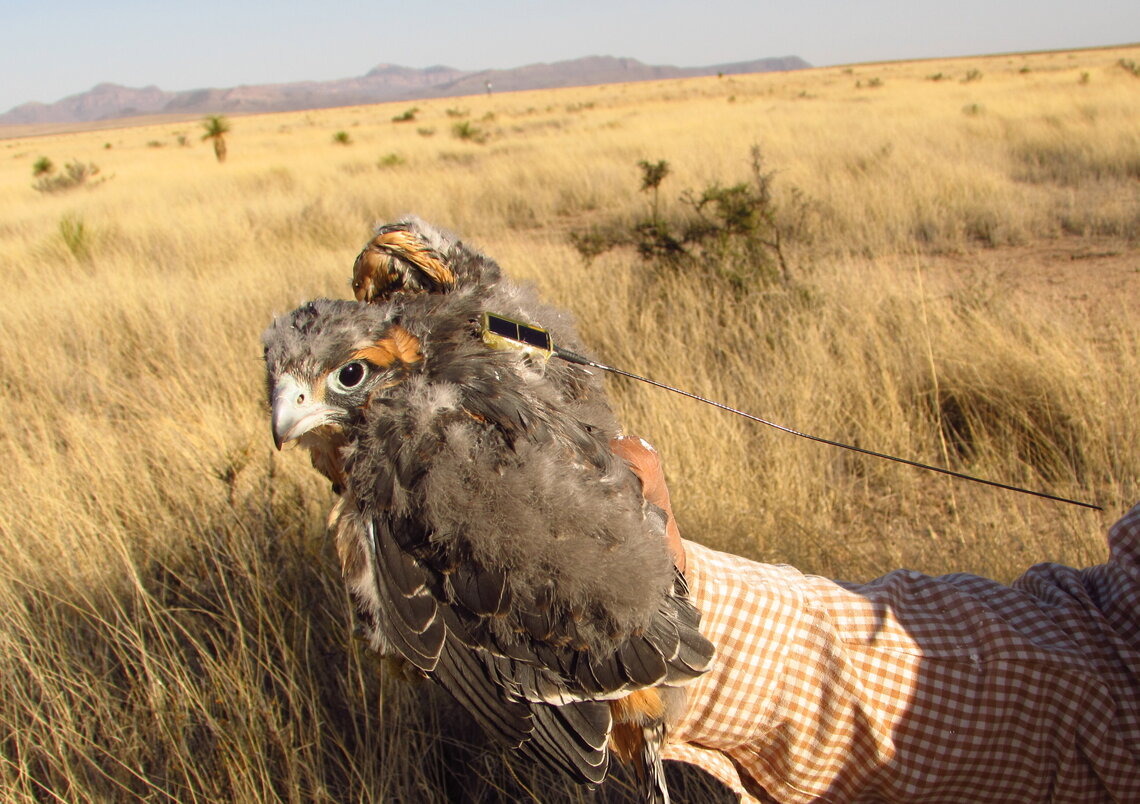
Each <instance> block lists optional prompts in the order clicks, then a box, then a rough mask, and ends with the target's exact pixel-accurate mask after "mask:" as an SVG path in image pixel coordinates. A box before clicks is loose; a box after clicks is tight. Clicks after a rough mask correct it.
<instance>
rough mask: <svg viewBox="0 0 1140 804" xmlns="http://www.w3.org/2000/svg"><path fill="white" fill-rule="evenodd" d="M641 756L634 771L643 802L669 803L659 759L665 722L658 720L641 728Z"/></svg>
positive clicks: (647, 803) (663, 771)
mask: <svg viewBox="0 0 1140 804" xmlns="http://www.w3.org/2000/svg"><path fill="white" fill-rule="evenodd" d="M641 733H642V743H641V757H640V761H639V762H635V763H634V765H633V767H634V772H635V773H636V775H637V780H638V785H639V786H640V788H641V790H640V792H641V795H642V798H643V800H644V801H645V804H669V787H668V786H667V785H666V783H665V763H664V762H663V761H662V760H661V743H662V742H663V741H664V739H665V724H664V723H663V722H660V721H658V722H657V723H654V724H652V725H648V726H643V727H642V729H641Z"/></svg>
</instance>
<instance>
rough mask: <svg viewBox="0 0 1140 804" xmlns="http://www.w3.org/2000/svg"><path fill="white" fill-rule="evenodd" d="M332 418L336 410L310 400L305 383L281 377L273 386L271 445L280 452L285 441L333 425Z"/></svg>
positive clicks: (310, 392) (289, 376) (311, 398)
mask: <svg viewBox="0 0 1140 804" xmlns="http://www.w3.org/2000/svg"><path fill="white" fill-rule="evenodd" d="M336 414H337V411H336V408H333V407H330V406H328V405H326V404H325V403H323V402H321V401H319V400H316V399H314V398H313V392H312V390H311V389H310V388H309V385H308V384H307V383H303V382H300V381H298V380H297V379H296V378H295V377H293V376H292V375H290V374H283V375H281V377H280V379H278V380H277V382H276V383H275V384H274V386H273V443H274V445H276V447H277V449H281V445H282V444H284V443H285V442H286V441H292V440H293V439H295V438H300V437H301V436H303V435H304V434H305V433H307V432H309V431H310V430H312V429H313V428H314V427H320V426H321V425H322V424H329V423H330V422H333V421H335V420H336Z"/></svg>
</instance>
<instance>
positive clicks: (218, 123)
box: [202, 114, 230, 162]
mask: <svg viewBox="0 0 1140 804" xmlns="http://www.w3.org/2000/svg"><path fill="white" fill-rule="evenodd" d="M202 128H204V129H206V133H205V134H203V135H202V139H203V140H213V141H214V156H216V157H218V161H219V162H225V161H226V135H227V134H229V133H230V121H229V120H227V119H226V118H225V117H224V116H223V115H220V114H212V115H209V116H207V117H206V119H205V120H203V121H202Z"/></svg>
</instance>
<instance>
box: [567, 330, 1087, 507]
mask: <svg viewBox="0 0 1140 804" xmlns="http://www.w3.org/2000/svg"><path fill="white" fill-rule="evenodd" d="M554 355H555V356H556V357H560V358H562V359H563V360H565V361H567V362H568V363H577V364H578V365H581V366H590V367H591V368H596V369H601V370H602V371H608V372H610V373H611V374H618V375H620V376H622V377H629V378H630V379H632V380H637V381H638V382H644V383H648V384H649V385H654V386H656V387H658V388H664V389H665V390H666V391H672V392H673V393H675V394H680V395H681V396H687V397H689V398H690V399H695V400H697V401H698V402H704V403H705V404H706V405H712V406H713V407H714V408H720V409H721V410H727V411H728V412H729V413H735V414H736V415H737V416H743V417H744V418H746V419H751V420H752V421H754V422H759V423H760V424H766V425H768V426H769V427H773V428H775V429H777V430H780V431H782V432H785V433H791V434H792V435H794V436H799V437H800V438H806V439H808V440H809V441H818V442H819V443H820V444H827V445H828V446H832V447H839V448H840V449H846V450H851V451H852V452H859V453H862V454H863V455H870V456H871V457H873V458H883V459H884V460H888V461H894V462H895V463H904V464H906V465H907V466H913V467H915V468H918V469H927V470H929V471H931V472H938V473H940V474H943V475H949V476H950V477H956V478H959V479H961V480H971V481H973V482H974V483H982V484H984V485H986V486H993V487H994V488H999V489H1005V490H1006V491H1016V492H1019V493H1021V494H1031V495H1033V496H1034V497H1043V498H1044V499H1046V500H1053V501H1055V502H1061V503H1068V504H1069V505H1079V506H1081V507H1082V508H1091V509H1092V510H1094V511H1103V510H1104V509H1103V508H1101V507H1100V506H1099V505H1093V504H1092V503H1087V502H1082V501H1081V500H1070V499H1069V498H1067V497H1058V496H1057V495H1055V494H1047V493H1046V492H1044V491H1034V490H1032V489H1024V488H1021V487H1020V486H1011V485H1009V484H1008V483H999V482H998V481H996V480H987V479H985V478H984V477H975V476H974V475H967V474H965V473H964V472H955V471H954V470H953V469H946V468H945V467H942V466H932V465H930V464H928V463H920V462H919V461H912V460H908V459H907V458H899V457H897V456H895V455H887V454H886V453H885V452H875V451H874V450H871V449H863V448H862V447H856V446H853V445H851V444H844V443H842V442H840V441H832V440H831V439H830V438H822V437H820V436H815V435H812V434H811V433H801V432H800V431H799V430H793V429H792V428H791V427H785V426H784V425H782V424H776V422H772V421H768V420H767V419H761V418H760V417H759V416H753V415H752V414H751V413H745V412H744V411H743V410H737V409H736V408H733V407H729V406H728V405H725V404H723V403H721V402H717V401H715V400H712V399H706V398H705V397H703V396H700V395H698V394H694V393H691V392H689V391H685V390H682V389H680V388H674V387H673V386H672V385H666V384H665V383H663V382H657V380H651V379H649V378H648V377H642V376H640V375H638V374H633V373H632V372H629V371H623V370H622V369H619V368H614V367H613V366H607V365H605V364H604V363H599V362H597V361H596V360H590V359H589V358H587V357H583V356H582V355H579V354H575V353H574V352H570V351H567V350H566V349H563V348H561V347H558V346H555V347H554Z"/></svg>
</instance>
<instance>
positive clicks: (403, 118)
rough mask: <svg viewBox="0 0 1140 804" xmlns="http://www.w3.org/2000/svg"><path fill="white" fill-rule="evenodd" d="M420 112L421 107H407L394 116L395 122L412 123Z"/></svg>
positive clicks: (393, 120)
mask: <svg viewBox="0 0 1140 804" xmlns="http://www.w3.org/2000/svg"><path fill="white" fill-rule="evenodd" d="M417 112H419V107H416V106H413V107H412V108H411V109H405V110H404V111H403V112H401V113H400V114H398V115H396V116H395V117H393V118H392V122H393V123H410V122H412V121H413V120H415V119H416V113H417Z"/></svg>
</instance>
